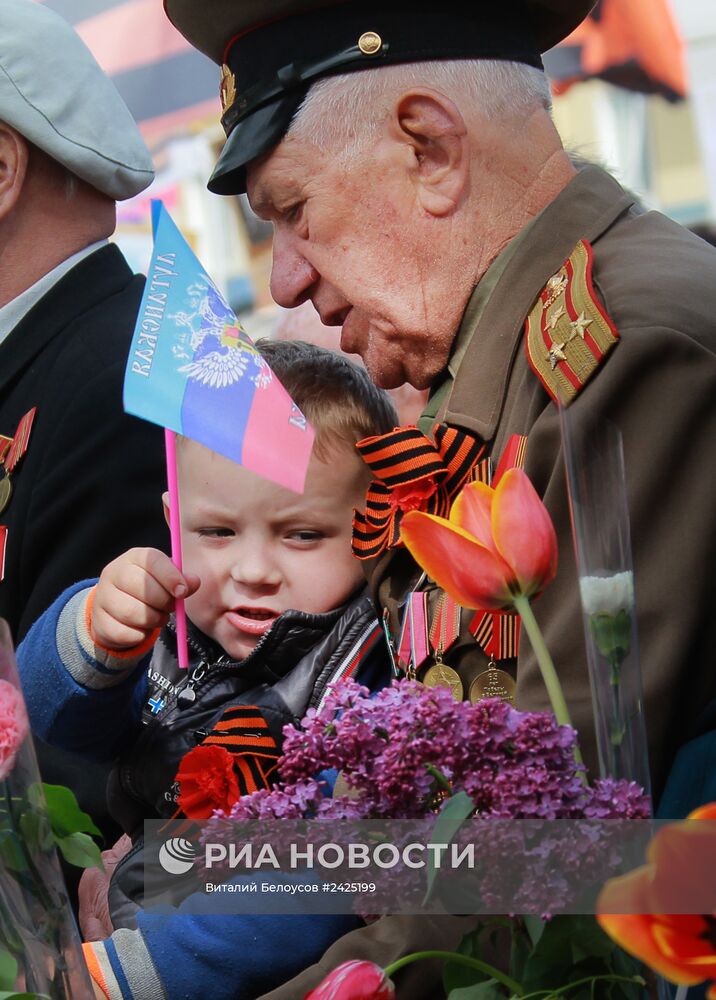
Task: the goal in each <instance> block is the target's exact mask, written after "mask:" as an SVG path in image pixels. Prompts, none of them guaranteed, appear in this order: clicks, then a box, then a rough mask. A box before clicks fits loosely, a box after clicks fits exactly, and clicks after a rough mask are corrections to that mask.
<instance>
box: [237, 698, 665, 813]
mask: <svg viewBox="0 0 716 1000" xmlns="http://www.w3.org/2000/svg"><path fill="white" fill-rule="evenodd" d="M284 736H285V742H284V748H283V750H284V756H283V758H282V761H281V763H280V765H279V774H280V779H281V780H280V782H279V783H278V784H277V785H276V787H274V788H273V789H271V790H260V791H258V792H254V793H253V794H251V795H247V796H244V797H242V798H240V799H239V800H238V802H236V803H235V805H234V806H233V807H232V809H231V811H230V812H229V813H228V814H227V813H220V814H217V815H220V816H221V817H222V818H228V819H231V820H237V821H243V820H252V819H262V820H267V819H298V818H301V817H304V816H307V815H309V816H315V817H317V818H333V819H362V818H367V817H371V818H383V819H389V818H393V819H412V818H420V817H424V816H426V815H428V814H430V813H439V812H440V811H441V809H442V808H444V806H445V803H446V802H447V801H448V800H449V799H450V798H451V797H452V796H454V795H456V794H457V793H458V792H465V793H466V794H467V795H469V796H470V798H471V800H472V802H473V805H474V811H475V814H476V815H478V816H480V817H492V818H496V819H500V818H502V819H508V818H509V819H531V818H539V819H545V820H556V819H577V818H591V819H647V818H648V817H649V815H650V802H649V798H648V796H647V795H645V793H644V792H643V790H642V789H641V788H640V786H638V785H637V784H635V783H634V782H629V781H616V780H614V779H611V778H603V779H597V780H596V781H595V782H594V783H593V784H592V785H591V786H590V785H587V784H586V783H585V781H584V772H583V769H582V768H581V767H580V765H579V764H577V762H576V760H575V755H574V748H575V746H576V741H577V735H576V733H575V731H574V730H573V729H571V728H570V727H569V726H563V725H559V724H558V723H557V721H556V719H555V718H554V716H553V715H551V714H549V713H542V712H518V711H517V710H515V709H514V708H512V707H511V706H510V705H508V704H506V703H505V702H502V701H499V700H495V699H491V700H486V701H482V702H479V703H477V704H475V705H473V704H471V703H469V702H465V701H460V702H456V701H455V700H454V699H453V697H452V694H451V693H450V691H449V690H448V689H446V688H439V687H436V688H426V687H424V686H423V685H422V684H419V683H417V682H415V681H404V680H403V681H394V682H393V683H392V684H391V686H390V687H387V688H384V689H383V690H382V691H380V692H379V693H378V694H377V695H373V696H371V695H370V693H369V692H368V690H367V689H366V688H364V687H361V686H360V685H359V684H356V683H355V682H354V681H351V680H348V681H344V682H342V683H340V684H338V685H336V686H335V687H334V688H333V690H332V691H331V692H330V693H329V695H328V697H327V699H326V702H325V704H324V706H323V708H322V709H321V710H320V711H316V709H309V710H308V712H307V714H306V717H305V718H304V719H303V721H302V723H301V725H300V727H299V728H296V727H293V726H287V727H286V728H285V729H284ZM329 769H335V770H338V771H339V772H340V773H341V775H342V777H343V781H344V782H345V785H346V787H347V792H346V793H345V794H340V793H339V794H335V795H334V797H332V798H328V797H326V795H325V788H326V783H325V781H322V780H321V778H320V777H319V775H320V773H321V772H322V771H326V770H329Z"/></svg>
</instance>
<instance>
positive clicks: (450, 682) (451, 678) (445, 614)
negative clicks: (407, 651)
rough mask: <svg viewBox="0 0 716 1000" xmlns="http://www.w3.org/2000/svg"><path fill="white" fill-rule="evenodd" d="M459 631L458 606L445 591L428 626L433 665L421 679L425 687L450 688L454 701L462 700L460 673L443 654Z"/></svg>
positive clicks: (462, 691)
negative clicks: (432, 651)
mask: <svg viewBox="0 0 716 1000" xmlns="http://www.w3.org/2000/svg"><path fill="white" fill-rule="evenodd" d="M459 633H460V608H459V606H458V605H457V604H456V603H455V601H453V599H452V598H451V597H448V595H447V594H446V593H444V592H443V593H442V594H441V595H440V599H439V600H438V606H437V609H436V612H435V617H434V618H433V621H432V624H431V626H430V632H429V636H428V638H429V640H430V645H431V646H432V648H433V649H434V651H435V655H434V659H433V665H432V666H431V667H428V669H427V670H426V671H425V675H424V677H423V679H422V681H423V684H424V685H425V687H447V688H450V690H451V692H452V696H453V698H454V699H455V701H462V698H463V694H464V690H463V686H462V681H461V679H460V674H459V673H458V672H457V670H453V668H452V667H450V666H448V665H447V663H445V661H444V660H443V654H444V653H446V652H447V651H448V649H449V648H450V647H451V646H452V645H453V643H454V642H455V640H456V639H457V637H458V635H459Z"/></svg>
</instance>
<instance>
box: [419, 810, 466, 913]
mask: <svg viewBox="0 0 716 1000" xmlns="http://www.w3.org/2000/svg"><path fill="white" fill-rule="evenodd" d="M474 811H475V803H474V802H473V801H472V799H471V798H470V796H469V795H468V794H467V792H458V793H457V795H453V796H452V797H451V798H450V799H449V800H448V803H447V805H446V806H445V808H444V809H443V810H442V811H441V813H440V815H439V816H438V818H437V822H436V823H435V826H434V827H433V830H432V834H431V837H432V840H433V843H435V844H449V843H450V842H451V841H452V839H453V837H454V836H455V834H456V833H457V831H458V830H459V829H460V827H461V826H462V824H463V823H464V822H465V820H466V819H467V817H468V816H471V815H472V813H473V812H474ZM434 861H435V855H434V852H432V851H431V852H430V855H429V858H428V866H427V871H428V879H427V881H428V888H427V891H426V893H425V898H424V899H423V905H424V904H425V903H427V901H428V899H429V898H430V893H431V892H432V888H433V883H434V881H435V876H436V875H437V873H438V869H437V868H436V867H435V863H434Z"/></svg>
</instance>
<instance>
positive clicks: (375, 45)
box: [358, 31, 383, 56]
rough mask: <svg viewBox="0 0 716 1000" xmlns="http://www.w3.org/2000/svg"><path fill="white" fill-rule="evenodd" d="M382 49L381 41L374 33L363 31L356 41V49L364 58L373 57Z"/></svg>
mask: <svg viewBox="0 0 716 1000" xmlns="http://www.w3.org/2000/svg"><path fill="white" fill-rule="evenodd" d="M382 47H383V39H382V38H381V37H380V35H379V34H378V33H377V32H376V31H364V32H363V34H362V35H361V36H360V38H359V39H358V48H359V49H360V50H361V52H362V53H363V55H364V56H374V55H375V54H376V52H379V51H380V50H381V49H382Z"/></svg>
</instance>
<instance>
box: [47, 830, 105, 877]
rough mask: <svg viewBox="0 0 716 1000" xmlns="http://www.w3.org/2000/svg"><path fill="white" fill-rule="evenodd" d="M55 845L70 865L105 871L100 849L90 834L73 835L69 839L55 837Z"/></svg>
mask: <svg viewBox="0 0 716 1000" xmlns="http://www.w3.org/2000/svg"><path fill="white" fill-rule="evenodd" d="M55 843H56V844H57V846H58V847H59V849H60V850H61V851H62V856H63V857H64V859H65V861H67V862H68V863H69V864H71V865H77V867H78V868H99V869H100V871H104V864H103V863H102V854H101V852H100V849H99V847H97V845H96V844H95V842H94V840H92V838H91V837H90V836H88V834H86V833H71V834H69V836H67V837H55Z"/></svg>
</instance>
